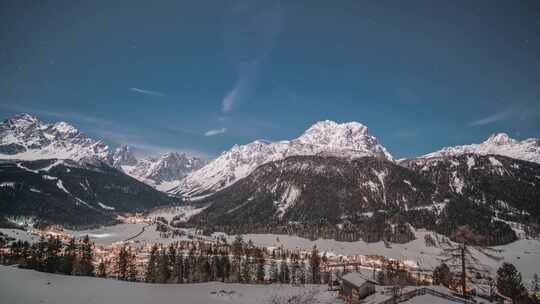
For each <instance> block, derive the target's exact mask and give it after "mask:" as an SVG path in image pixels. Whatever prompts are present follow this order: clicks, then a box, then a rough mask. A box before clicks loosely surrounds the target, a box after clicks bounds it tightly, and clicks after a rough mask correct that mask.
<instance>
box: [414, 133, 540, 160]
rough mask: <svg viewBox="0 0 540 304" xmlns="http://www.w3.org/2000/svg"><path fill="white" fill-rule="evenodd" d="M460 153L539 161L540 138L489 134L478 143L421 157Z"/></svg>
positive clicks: (445, 149) (449, 148) (450, 148)
mask: <svg viewBox="0 0 540 304" xmlns="http://www.w3.org/2000/svg"><path fill="white" fill-rule="evenodd" d="M462 154H480V155H488V154H495V155H503V156H507V157H511V158H516V159H521V160H526V161H530V162H535V163H540V139H538V138H529V139H525V140H522V141H519V140H516V139H513V138H511V137H510V136H508V134H506V133H498V134H493V135H491V136H490V137H489V138H488V139H487V140H486V141H484V142H483V143H480V144H471V145H464V146H455V147H447V148H444V149H442V150H439V151H436V152H433V153H429V154H426V155H424V156H422V157H421V158H434V157H441V156H457V155H462Z"/></svg>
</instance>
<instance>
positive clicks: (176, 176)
mask: <svg viewBox="0 0 540 304" xmlns="http://www.w3.org/2000/svg"><path fill="white" fill-rule="evenodd" d="M0 159H4V160H7V159H17V160H27V161H33V160H41V159H67V160H73V161H81V160H85V161H89V160H95V159H97V160H100V161H102V162H104V163H105V164H108V165H110V166H112V167H115V168H117V169H120V170H122V171H123V172H124V173H126V174H128V175H130V176H132V177H134V178H136V179H138V180H140V181H143V182H145V183H147V184H149V185H151V186H153V187H155V188H157V189H158V190H163V191H164V190H168V189H171V188H173V187H175V186H177V185H178V183H179V181H180V179H182V178H184V177H185V176H186V175H187V174H188V173H190V172H192V171H193V170H196V169H199V168H200V167H202V166H203V165H204V164H205V161H204V160H202V159H199V158H196V157H191V156H189V155H186V154H184V153H182V154H180V153H176V152H169V153H165V154H163V155H161V156H159V157H155V158H148V159H143V160H138V159H137V158H136V157H135V156H134V155H133V150H132V148H131V147H129V146H122V147H120V148H118V149H116V151H114V152H112V151H110V149H109V147H108V146H107V145H106V144H104V143H103V142H102V141H100V140H94V139H92V138H90V137H88V136H86V135H85V134H84V133H82V132H79V131H78V130H77V129H76V128H75V127H73V126H72V125H70V124H68V123H66V122H57V123H53V124H48V123H45V122H43V121H41V120H39V119H38V118H36V117H34V116H32V115H30V114H27V113H22V114H18V115H16V116H14V117H13V118H10V119H7V120H5V121H3V122H2V123H0Z"/></svg>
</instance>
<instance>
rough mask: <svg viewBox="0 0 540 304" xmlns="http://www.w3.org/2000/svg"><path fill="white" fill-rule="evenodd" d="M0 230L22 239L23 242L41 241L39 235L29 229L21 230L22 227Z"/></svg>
mask: <svg viewBox="0 0 540 304" xmlns="http://www.w3.org/2000/svg"><path fill="white" fill-rule="evenodd" d="M0 232H2V233H3V234H5V235H7V236H9V237H12V238H14V239H16V240H21V241H23V242H24V241H27V242H29V243H33V242H37V241H39V236H37V235H35V234H32V233H30V232H28V231H24V230H20V229H7V228H0Z"/></svg>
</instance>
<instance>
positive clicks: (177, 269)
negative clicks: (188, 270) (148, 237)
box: [172, 252, 184, 284]
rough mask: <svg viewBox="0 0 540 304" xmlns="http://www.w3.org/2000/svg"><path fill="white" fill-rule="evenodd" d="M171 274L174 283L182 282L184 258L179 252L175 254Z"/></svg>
mask: <svg viewBox="0 0 540 304" xmlns="http://www.w3.org/2000/svg"><path fill="white" fill-rule="evenodd" d="M172 276H173V278H174V280H175V282H176V283H178V284H179V283H184V259H183V256H182V253H181V252H179V253H178V254H177V255H176V259H175V262H174V264H173V272H172Z"/></svg>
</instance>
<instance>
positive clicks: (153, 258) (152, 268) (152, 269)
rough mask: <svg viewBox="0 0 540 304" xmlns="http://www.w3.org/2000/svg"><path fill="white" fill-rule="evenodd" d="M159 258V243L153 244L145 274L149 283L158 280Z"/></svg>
mask: <svg viewBox="0 0 540 304" xmlns="http://www.w3.org/2000/svg"><path fill="white" fill-rule="evenodd" d="M157 259H158V245H157V244H154V245H152V248H150V256H149V257H148V264H147V265H146V272H145V274H144V280H145V281H146V282H147V283H156V281H157Z"/></svg>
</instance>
